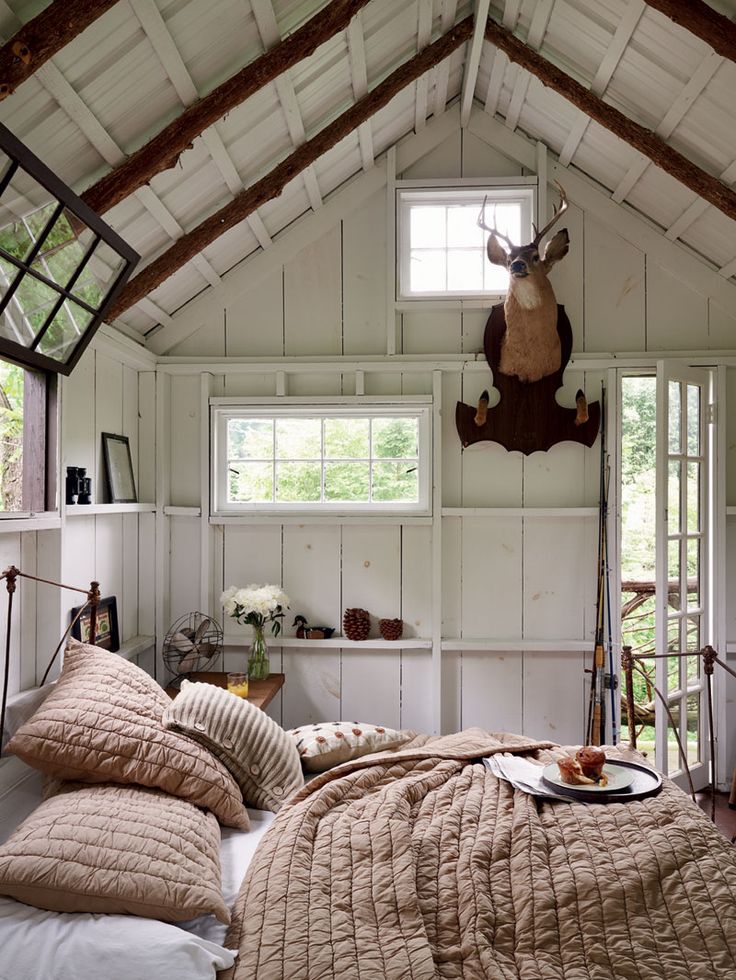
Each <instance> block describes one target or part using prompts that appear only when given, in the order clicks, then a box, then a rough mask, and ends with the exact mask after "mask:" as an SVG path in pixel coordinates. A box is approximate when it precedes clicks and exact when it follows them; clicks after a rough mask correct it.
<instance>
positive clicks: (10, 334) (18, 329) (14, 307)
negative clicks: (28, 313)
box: [0, 299, 36, 347]
mask: <svg viewBox="0 0 736 980" xmlns="http://www.w3.org/2000/svg"><path fill="white" fill-rule="evenodd" d="M0 336H2V337H7V338H8V340H12V341H14V342H15V343H16V344H22V345H23V346H24V347H28V345H29V344H31V343H32V341H33V339H34V338H35V336H36V331H35V330H34V329H33V327H32V326H31V324H30V323H28V321H27V320H26V318H25V317H24V316H23V314H22V313H21V310H20V307H19V306H18V303H17V302H16V301H15V299H11V300H10V303H9V304H8V306H6V307H5V309H4V311H3V314H2V318H0Z"/></svg>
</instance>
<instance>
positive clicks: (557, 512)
mask: <svg viewBox="0 0 736 980" xmlns="http://www.w3.org/2000/svg"><path fill="white" fill-rule="evenodd" d="M735 512H736V511H735ZM442 516H443V517H558V518H559V517H562V518H578V517H586V518H587V517H598V508H597V507H443V508H442Z"/></svg>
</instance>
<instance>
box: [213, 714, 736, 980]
mask: <svg viewBox="0 0 736 980" xmlns="http://www.w3.org/2000/svg"><path fill="white" fill-rule="evenodd" d="M548 748H549V743H544V744H542V743H530V742H528V741H524V740H523V739H521V738H520V737H519V736H512V735H489V734H488V733H484V732H481V731H480V730H478V729H473V730H469V731H466V732H463V733H460V734H459V735H453V736H446V737H443V738H438V739H429V738H427V737H426V736H420V737H419V738H418V739H416V740H415V741H414V742H412V743H409V744H408V746H406V747H403V748H402V749H401V750H399V751H398V752H392V753H382V754H378V755H373V756H369V757H366V758H364V759H360V760H357V761H356V762H354V763H347V764H345V765H344V766H341V767H339V768H338V769H336V770H332V771H331V772H327V773H325V774H324V775H322V776H320V777H318V778H317V779H315V780H314V781H313V782H312V783H310V784H308V785H307V786H306V787H305V788H304V789H303V790H302V791H300V793H299V794H298V795H297V796H296V797H295V798H294V799H293V801H292V802H291V803H290V804H289V805H287V806H286V807H285V808H284V809H283V810H282V811H281V813H280V814H279V816H278V818H277V819H276V821H275V822H274V824H273V826H272V828H271V829H270V830H269V832H268V834H267V835H266V836H265V837H264V839H263V841H262V842H261V844H260V846H259V849H258V851H257V852H256V855H255V858H254V859H253V862H252V864H251V866H250V868H249V871H248V874H247V876H246V879H245V881H244V883H243V888H242V890H241V893H240V896H239V898H238V901H237V903H236V907H235V915H234V920H233V925H232V926H231V929H230V933H229V937H228V942H227V945H228V946H230V947H231V948H232V947H235V946H236V947H237V948H238V949H239V951H240V955H239V958H238V960H237V961H236V966H235V967H234V969H233V970H231V971H228V972H227V973H226V974H223V975H222V977H223V978H225V980H233V978H234V980H333V978H335V980H337V978H341V980H435V978H447V980H454V978H463V980H517V978H519V980H588V978H595V980H604V978H605V980H609V978H615V980H685V978H688V980H692V978H697V980H701V978H702V980H727V978H729V980H733V978H736V848H733V847H731V845H730V844H729V843H728V841H727V840H726V839H725V838H723V837H722V836H720V834H719V833H718V832H717V831H716V830H715V829H714V828H713V827H712V826H711V825H710V824H709V823H708V821H707V820H706V819H705V818H704V816H703V815H702V814H701V813H700V811H699V810H698V809H697V808H696V807H695V806H694V805H693V804H692V803H691V802H690V801H689V800H688V798H687V797H686V796H685V795H684V794H683V793H682V792H681V791H680V790H678V789H677V788H676V787H675V786H673V785H672V784H671V783H667V784H666V785H665V787H664V788H663V790H662V792H661V793H660V795H659V796H658V797H656V798H653V799H649V800H643V801H638V802H633V803H630V804H627V805H623V804H615V805H609V806H605V805H601V804H598V805H587V806H586V805H583V804H578V803H563V802H555V803H543V802H541V801H539V800H537V799H535V798H533V797H530V796H527V795H526V794H524V793H520V792H518V791H515V790H514V789H513V788H511V787H510V786H509V784H508V783H505V782H503V781H499V780H497V779H496V778H495V777H494V776H493V775H492V774H491V773H490V772H489V771H488V770H487V769H486V768H485V767H484V766H483V765H482V764H473V762H472V760H474V759H475V760H477V759H478V758H479V757H480V756H483V755H489V754H491V753H492V752H495V751H509V750H511V751H528V752H530V753H533V754H534V755H535V756H536V757H537V758H539V759H540V760H544V759H548V758H551V757H552V753H550V752H549V751H546V750H547V749H548Z"/></svg>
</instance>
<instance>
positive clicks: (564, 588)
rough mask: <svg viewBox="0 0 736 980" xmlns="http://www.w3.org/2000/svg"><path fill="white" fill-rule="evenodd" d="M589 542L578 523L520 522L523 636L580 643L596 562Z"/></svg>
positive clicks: (528, 520) (556, 519) (527, 519)
mask: <svg viewBox="0 0 736 980" xmlns="http://www.w3.org/2000/svg"><path fill="white" fill-rule="evenodd" d="M587 543H589V542H588V541H587V537H586V534H585V524H584V522H582V521H574V520H565V519H561V518H546V519H544V520H540V519H539V518H534V517H532V518H525V519H524V633H523V635H524V636H525V637H530V638H533V639H535V640H554V639H564V638H567V639H579V638H582V636H583V631H584V610H585V606H584V602H583V596H584V595H585V582H586V579H593V580H595V576H596V558H597V555H596V551H595V548H594V549H593V550H592V552H590V553H589V552H588V550H587V549H586V544H587ZM513 635H516V634H513Z"/></svg>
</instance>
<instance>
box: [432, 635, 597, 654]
mask: <svg viewBox="0 0 736 980" xmlns="http://www.w3.org/2000/svg"><path fill="white" fill-rule="evenodd" d="M594 646H595V643H594V641H593V640H532V639H529V640H523V639H522V640H519V639H516V640H490V639H474V638H472V637H454V638H453V637H445V638H444V639H443V640H442V649H443V650H488V651H490V652H498V653H514V652H516V651H529V652H530V653H535V652H536V653H568V652H571V651H578V650H582V651H586V650H590V651H592V650H593V648H594Z"/></svg>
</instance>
